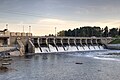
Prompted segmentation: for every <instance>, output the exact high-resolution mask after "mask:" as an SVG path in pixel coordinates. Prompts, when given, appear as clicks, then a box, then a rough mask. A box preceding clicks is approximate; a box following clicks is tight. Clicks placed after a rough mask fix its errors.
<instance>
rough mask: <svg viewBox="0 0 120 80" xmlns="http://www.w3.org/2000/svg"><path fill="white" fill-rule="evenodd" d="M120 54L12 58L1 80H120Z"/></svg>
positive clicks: (84, 53)
mask: <svg viewBox="0 0 120 80" xmlns="http://www.w3.org/2000/svg"><path fill="white" fill-rule="evenodd" d="M119 54H120V50H102V51H81V52H65V53H63V52H61V53H47V54H43V53H41V54H37V53H36V55H30V56H24V57H12V58H13V61H12V64H11V65H9V66H8V68H9V70H8V71H6V72H0V80H120V55H119Z"/></svg>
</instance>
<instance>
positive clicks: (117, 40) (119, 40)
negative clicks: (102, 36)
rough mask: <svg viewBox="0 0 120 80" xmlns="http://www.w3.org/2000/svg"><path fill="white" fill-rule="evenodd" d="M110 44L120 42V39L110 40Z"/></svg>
mask: <svg viewBox="0 0 120 80" xmlns="http://www.w3.org/2000/svg"><path fill="white" fill-rule="evenodd" d="M110 44H120V39H116V40H114V41H112V42H110Z"/></svg>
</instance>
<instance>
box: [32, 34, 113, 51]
mask: <svg viewBox="0 0 120 80" xmlns="http://www.w3.org/2000/svg"><path fill="white" fill-rule="evenodd" d="M112 40H113V39H112V38H106V37H45V36H42V37H40V36H33V37H32V40H31V42H32V43H33V45H34V46H35V52H36V53H47V52H71V51H90V50H103V49H104V48H105V44H108V43H109V42H111V41H112Z"/></svg>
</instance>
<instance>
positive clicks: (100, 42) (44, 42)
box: [0, 29, 115, 56]
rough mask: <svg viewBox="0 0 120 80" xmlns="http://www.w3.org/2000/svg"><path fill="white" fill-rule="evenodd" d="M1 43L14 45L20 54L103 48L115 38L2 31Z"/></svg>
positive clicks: (9, 45) (8, 45)
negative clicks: (40, 34) (37, 34)
mask: <svg viewBox="0 0 120 80" xmlns="http://www.w3.org/2000/svg"><path fill="white" fill-rule="evenodd" d="M0 32H1V33H0V34H1V35H0V45H1V46H3V47H4V46H5V49H6V47H11V46H12V47H14V49H15V48H17V50H19V52H20V55H21V56H22V55H25V54H27V53H51V52H72V51H91V50H103V49H104V48H105V45H107V44H108V43H109V42H111V41H112V40H114V39H115V38H111V37H94V36H93V37H59V36H32V33H24V32H22V33H20V32H10V31H8V30H7V29H6V30H3V31H0Z"/></svg>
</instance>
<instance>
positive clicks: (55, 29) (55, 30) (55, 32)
mask: <svg viewBox="0 0 120 80" xmlns="http://www.w3.org/2000/svg"><path fill="white" fill-rule="evenodd" d="M56 36H57V35H56V27H55V37H56Z"/></svg>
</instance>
